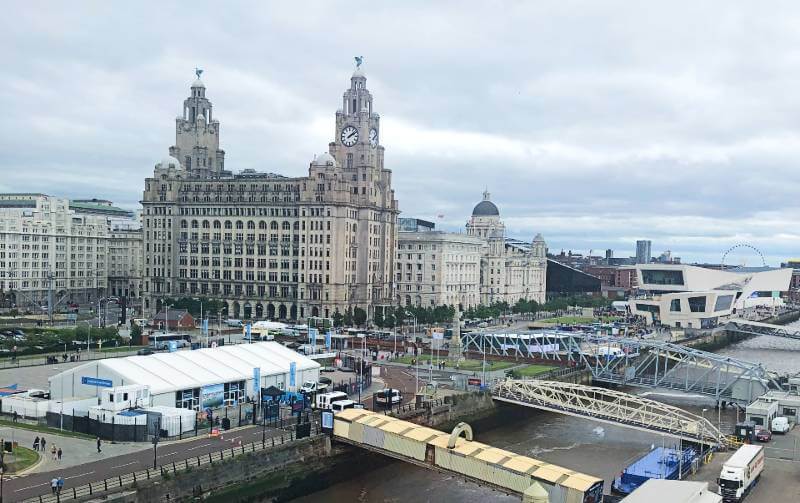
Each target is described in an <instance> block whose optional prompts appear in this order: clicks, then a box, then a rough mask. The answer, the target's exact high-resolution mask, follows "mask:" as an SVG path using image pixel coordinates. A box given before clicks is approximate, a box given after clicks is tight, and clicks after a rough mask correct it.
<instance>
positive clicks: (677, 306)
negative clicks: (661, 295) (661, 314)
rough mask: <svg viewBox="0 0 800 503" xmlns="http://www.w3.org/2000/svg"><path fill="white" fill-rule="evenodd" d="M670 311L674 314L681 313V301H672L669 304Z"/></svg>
mask: <svg viewBox="0 0 800 503" xmlns="http://www.w3.org/2000/svg"><path fill="white" fill-rule="evenodd" d="M669 310H670V311H672V312H673V313H679V312H681V299H672V300H671V301H670V303H669Z"/></svg>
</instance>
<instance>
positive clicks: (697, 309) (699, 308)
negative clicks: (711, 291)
mask: <svg viewBox="0 0 800 503" xmlns="http://www.w3.org/2000/svg"><path fill="white" fill-rule="evenodd" d="M705 310H706V298H705V296H703V297H689V311H691V312H693V313H703V312H705Z"/></svg>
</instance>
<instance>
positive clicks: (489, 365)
mask: <svg viewBox="0 0 800 503" xmlns="http://www.w3.org/2000/svg"><path fill="white" fill-rule="evenodd" d="M514 365H518V364H517V363H514V362H493V361H490V360H486V371H487V372H488V371H490V370H503V369H507V368H509V367H513V366H514ZM458 368H459V370H483V360H464V361H462V362H459V364H458Z"/></svg>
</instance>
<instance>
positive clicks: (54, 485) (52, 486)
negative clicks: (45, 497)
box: [50, 477, 58, 494]
mask: <svg viewBox="0 0 800 503" xmlns="http://www.w3.org/2000/svg"><path fill="white" fill-rule="evenodd" d="M50 490H51V491H53V494H55V493H56V491H57V490H58V478H56V477H53V480H51V481H50Z"/></svg>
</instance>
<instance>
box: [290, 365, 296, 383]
mask: <svg viewBox="0 0 800 503" xmlns="http://www.w3.org/2000/svg"><path fill="white" fill-rule="evenodd" d="M295 374H297V363H296V362H291V363H289V386H290V387H292V388H293V387H295V386H296V382H295V380H296V376H295Z"/></svg>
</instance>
